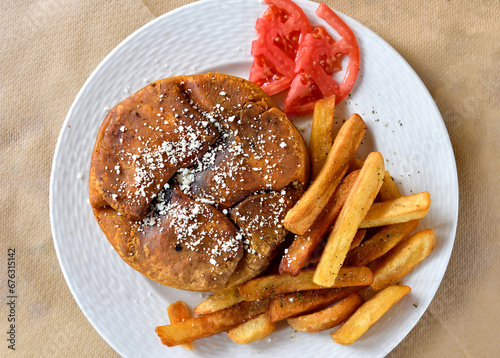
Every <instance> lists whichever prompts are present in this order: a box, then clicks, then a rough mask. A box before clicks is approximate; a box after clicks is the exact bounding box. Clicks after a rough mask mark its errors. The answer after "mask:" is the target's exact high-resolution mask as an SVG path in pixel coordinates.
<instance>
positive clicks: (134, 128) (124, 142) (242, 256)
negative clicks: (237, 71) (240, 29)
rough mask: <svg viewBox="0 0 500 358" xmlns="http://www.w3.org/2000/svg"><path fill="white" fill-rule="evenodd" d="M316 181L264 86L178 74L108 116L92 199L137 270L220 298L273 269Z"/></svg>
mask: <svg viewBox="0 0 500 358" xmlns="http://www.w3.org/2000/svg"><path fill="white" fill-rule="evenodd" d="M308 176H309V156H308V151H307V147H306V145H305V143H304V140H303V138H302V136H301V135H300V133H299V132H298V131H297V129H296V128H295V126H294V125H293V124H292V122H291V121H290V120H289V119H288V118H287V117H286V115H285V114H284V113H283V112H281V110H280V109H279V108H278V107H277V106H276V104H275V103H274V101H273V100H272V99H271V98H270V97H269V96H267V95H266V93H265V92H264V91H262V90H261V89H260V88H259V87H258V86H256V85H255V84H253V83H252V82H249V81H247V80H244V79H241V78H237V77H233V76H229V75H224V74H220V73H207V74H200V75H192V76H177V77H171V78H167V79H163V80H159V81H156V82H153V83H151V84H150V85H148V86H146V87H144V88H143V89H141V90H140V91H138V92H136V93H135V94H133V95H132V96H130V97H128V98H126V99H125V100H123V101H122V102H120V103H119V104H118V105H116V106H115V107H114V108H113V109H111V110H110V111H109V112H108V114H107V116H106V118H105V119H104V121H103V123H102V125H101V127H100V129H99V132H98V135H97V139H96V143H95V146H94V150H93V153H92V161H91V167H90V175H89V190H90V193H89V198H90V204H91V205H92V208H93V210H94V214H95V216H96V218H97V221H98V223H99V225H100V226H101V229H102V230H103V232H104V234H105V235H106V237H107V238H108V240H109V242H110V243H111V244H112V245H113V247H114V248H115V250H116V251H117V252H118V254H119V255H120V256H121V258H122V259H123V260H124V261H125V262H127V263H128V264H129V265H130V266H132V267H133V268H134V269H135V270H137V271H139V272H141V273H142V274H144V275H145V276H147V277H149V278H150V279H152V280H154V281H157V282H159V283H161V284H164V285H167V286H171V287H176V288H180V289H186V290H192V291H217V290H221V289H224V288H227V287H234V286H236V285H238V284H240V283H242V282H245V281H246V280H248V279H250V278H252V277H254V276H256V275H258V274H259V273H261V272H262V271H263V270H264V269H265V268H266V267H267V265H268V264H269V261H270V260H271V259H272V257H273V256H274V255H275V254H276V250H277V248H278V246H279V245H280V244H281V243H282V242H283V240H284V238H285V236H286V234H287V232H286V231H285V230H284V228H283V227H282V226H281V223H282V220H283V218H284V215H285V214H286V212H287V211H288V210H289V209H290V208H291V207H292V206H293V205H294V203H295V202H296V201H297V200H298V197H299V196H300V194H301V193H302V191H303V188H304V187H305V185H306V184H307V181H308Z"/></svg>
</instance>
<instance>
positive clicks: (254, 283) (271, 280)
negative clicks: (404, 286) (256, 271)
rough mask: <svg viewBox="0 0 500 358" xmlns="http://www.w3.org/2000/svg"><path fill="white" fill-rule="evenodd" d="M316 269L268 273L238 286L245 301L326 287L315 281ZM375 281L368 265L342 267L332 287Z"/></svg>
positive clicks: (361, 284)
mask: <svg viewBox="0 0 500 358" xmlns="http://www.w3.org/2000/svg"><path fill="white" fill-rule="evenodd" d="M313 275H314V271H302V272H301V273H300V274H299V275H297V276H290V275H288V274H284V275H268V276H264V277H259V278H255V279H253V280H250V281H248V282H247V283H244V284H243V285H241V286H239V287H238V290H239V291H240V295H241V297H243V299H244V300H245V301H255V300H258V299H259V298H262V297H266V296H269V295H279V294H282V293H288V292H297V291H305V290H315V289H326V288H327V287H323V286H320V285H317V284H315V283H314V282H313ZM372 281H373V276H372V272H371V271H370V269H369V268H367V267H342V268H341V269H340V271H339V274H338V276H337V278H336V279H335V283H334V285H333V286H331V287H352V286H367V285H370V284H371V283H372Z"/></svg>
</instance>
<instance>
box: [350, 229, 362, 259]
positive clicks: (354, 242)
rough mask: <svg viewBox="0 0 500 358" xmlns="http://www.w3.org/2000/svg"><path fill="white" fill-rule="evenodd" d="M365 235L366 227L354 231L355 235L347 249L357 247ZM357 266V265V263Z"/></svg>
mask: <svg viewBox="0 0 500 358" xmlns="http://www.w3.org/2000/svg"><path fill="white" fill-rule="evenodd" d="M365 235H366V229H359V230H358V231H357V232H356V235H354V239H352V242H351V246H350V247H349V250H352V249H354V248H355V247H358V246H359V245H360V244H361V241H363V239H364V238H365ZM357 266H359V265H357Z"/></svg>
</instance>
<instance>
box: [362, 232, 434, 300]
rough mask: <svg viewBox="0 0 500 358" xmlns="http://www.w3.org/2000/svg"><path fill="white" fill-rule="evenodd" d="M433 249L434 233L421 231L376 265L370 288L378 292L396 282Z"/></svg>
mask: <svg viewBox="0 0 500 358" xmlns="http://www.w3.org/2000/svg"><path fill="white" fill-rule="evenodd" d="M433 249H434V231H432V230H429V229H427V230H423V231H420V232H418V233H416V234H415V235H413V236H412V237H410V238H409V239H407V240H405V241H403V242H401V243H400V244H399V245H398V246H396V247H395V248H394V249H392V250H391V251H390V252H389V253H388V254H387V256H386V257H385V258H384V259H383V260H382V261H381V262H380V263H379V264H378V265H377V268H376V269H375V272H374V276H375V277H374V281H373V283H372V288H373V289H374V290H375V291H379V290H381V289H383V288H385V287H387V286H390V285H392V284H394V283H396V282H398V281H399V280H400V279H401V278H402V277H403V276H404V275H406V274H407V273H408V272H410V271H411V270H412V269H413V268H414V267H415V266H417V265H418V264H419V263H420V262H421V261H422V260H423V259H425V258H426V257H427V256H428V255H429V254H430V253H431V252H432V250H433Z"/></svg>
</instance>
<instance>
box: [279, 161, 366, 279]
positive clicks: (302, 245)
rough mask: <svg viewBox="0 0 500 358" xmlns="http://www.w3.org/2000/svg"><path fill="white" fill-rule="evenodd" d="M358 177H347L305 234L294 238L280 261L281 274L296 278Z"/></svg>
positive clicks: (355, 175)
mask: <svg viewBox="0 0 500 358" xmlns="http://www.w3.org/2000/svg"><path fill="white" fill-rule="evenodd" d="M358 175H359V171H355V172H352V173H350V174H349V175H347V176H346V177H345V178H344V180H342V183H340V185H339V187H338V188H337V190H335V193H334V194H333V195H332V197H331V198H330V200H329V202H328V204H327V206H326V208H325V210H323V212H322V213H321V214H320V216H318V218H317V219H316V221H315V222H314V224H313V225H312V226H311V228H310V229H309V230H307V232H306V233H305V234H303V235H297V236H296V237H295V239H294V240H293V242H292V244H291V245H290V247H289V248H288V252H287V253H286V254H285V255H283V258H282V259H281V262H280V268H279V269H280V273H281V274H284V273H289V274H290V275H292V276H296V275H298V274H299V272H300V270H302V268H303V267H305V265H306V264H307V262H308V259H309V257H310V256H311V254H312V253H313V251H314V249H315V248H316V247H317V246H318V245H319V243H320V242H321V240H323V237H324V236H325V234H326V233H327V232H328V230H329V229H330V227H331V226H332V224H333V222H334V221H335V218H336V217H337V215H338V213H339V212H340V210H341V209H342V206H343V205H344V202H345V200H346V199H347V195H349V192H350V190H351V188H352V186H353V185H354V182H355V181H356V179H357V177H358Z"/></svg>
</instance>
